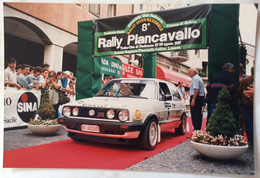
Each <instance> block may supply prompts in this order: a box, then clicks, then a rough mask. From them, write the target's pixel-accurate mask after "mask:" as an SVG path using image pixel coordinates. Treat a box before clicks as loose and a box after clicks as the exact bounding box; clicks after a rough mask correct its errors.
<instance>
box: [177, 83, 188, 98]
mask: <svg viewBox="0 0 260 178" xmlns="http://www.w3.org/2000/svg"><path fill="white" fill-rule="evenodd" d="M177 89H178V90H179V92H180V93H181V94H182V97H183V99H184V100H185V99H186V98H187V97H186V94H185V88H184V87H183V82H179V83H178V87H177Z"/></svg>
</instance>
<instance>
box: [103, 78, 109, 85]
mask: <svg viewBox="0 0 260 178" xmlns="http://www.w3.org/2000/svg"><path fill="white" fill-rule="evenodd" d="M107 83H108V78H107V77H104V80H103V81H102V87H104V86H106V84H107Z"/></svg>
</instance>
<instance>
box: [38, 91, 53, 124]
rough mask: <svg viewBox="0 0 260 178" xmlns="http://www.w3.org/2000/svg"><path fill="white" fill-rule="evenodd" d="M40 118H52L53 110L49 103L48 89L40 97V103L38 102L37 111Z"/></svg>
mask: <svg viewBox="0 0 260 178" xmlns="http://www.w3.org/2000/svg"><path fill="white" fill-rule="evenodd" d="M36 113H37V114H38V115H39V116H40V118H41V119H43V120H46V119H54V117H55V110H54V109H53V106H52V104H51V100H50V98H49V91H45V92H44V94H43V97H42V103H41V104H40V106H39V108H38V110H37V112H36Z"/></svg>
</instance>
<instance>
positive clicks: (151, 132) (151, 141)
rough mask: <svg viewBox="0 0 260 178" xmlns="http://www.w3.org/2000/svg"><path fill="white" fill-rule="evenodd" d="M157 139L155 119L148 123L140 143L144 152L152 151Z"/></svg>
mask: <svg viewBox="0 0 260 178" xmlns="http://www.w3.org/2000/svg"><path fill="white" fill-rule="evenodd" d="M157 139H158V124H157V121H156V119H151V120H149V121H148V123H147V125H146V128H145V130H144V133H143V136H142V139H141V141H140V146H141V148H143V149H145V150H154V149H155V147H156V145H157Z"/></svg>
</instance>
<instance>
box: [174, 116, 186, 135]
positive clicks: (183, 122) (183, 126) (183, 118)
mask: <svg viewBox="0 0 260 178" xmlns="http://www.w3.org/2000/svg"><path fill="white" fill-rule="evenodd" d="M186 130H187V116H186V115H185V114H183V115H182V116H181V124H180V125H179V127H178V128H176V129H175V133H176V134H178V135H185V133H186Z"/></svg>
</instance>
